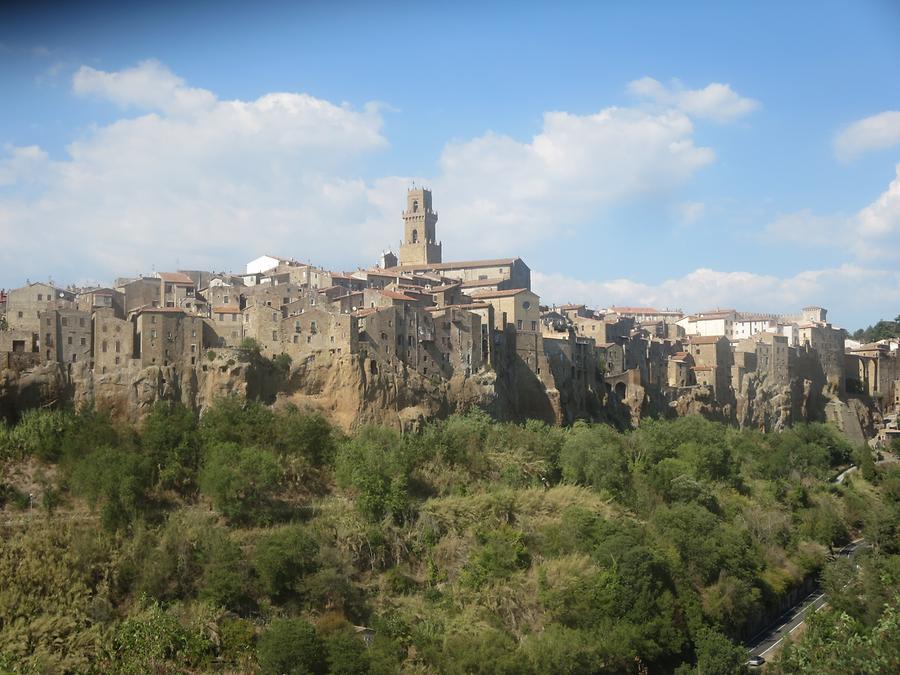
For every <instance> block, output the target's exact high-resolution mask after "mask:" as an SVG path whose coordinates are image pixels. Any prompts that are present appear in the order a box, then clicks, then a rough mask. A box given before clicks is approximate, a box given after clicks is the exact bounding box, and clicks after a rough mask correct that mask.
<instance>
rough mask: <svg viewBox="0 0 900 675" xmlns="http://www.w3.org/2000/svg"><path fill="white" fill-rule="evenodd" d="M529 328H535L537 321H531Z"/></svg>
mask: <svg viewBox="0 0 900 675" xmlns="http://www.w3.org/2000/svg"><path fill="white" fill-rule="evenodd" d="M531 330H537V321H532V322H531Z"/></svg>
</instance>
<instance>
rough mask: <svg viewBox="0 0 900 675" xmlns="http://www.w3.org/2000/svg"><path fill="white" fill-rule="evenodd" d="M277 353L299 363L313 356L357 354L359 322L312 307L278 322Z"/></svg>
mask: <svg viewBox="0 0 900 675" xmlns="http://www.w3.org/2000/svg"><path fill="white" fill-rule="evenodd" d="M281 322H282V328H281V334H282V335H283V336H284V342H283V344H282V348H281V352H283V353H285V354H288V355H289V356H290V357H291V359H292V361H293V362H294V363H299V362H301V361H303V360H305V359H307V358H308V357H309V356H310V355H313V354H314V353H317V352H329V353H330V354H332V355H337V356H340V355H343V354H355V353H357V352H358V350H359V320H358V318H357V317H355V316H353V315H351V314H341V313H339V312H335V311H329V310H328V309H326V308H324V307H313V308H311V309H309V310H306V311H304V312H303V313H301V314H297V315H295V316H288V317H285V318H284V319H282V320H281Z"/></svg>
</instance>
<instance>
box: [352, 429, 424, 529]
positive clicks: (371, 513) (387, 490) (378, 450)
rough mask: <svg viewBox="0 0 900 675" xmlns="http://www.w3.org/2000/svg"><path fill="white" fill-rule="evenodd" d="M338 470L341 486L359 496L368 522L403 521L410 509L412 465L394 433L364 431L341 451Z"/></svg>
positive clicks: (385, 430) (387, 430)
mask: <svg viewBox="0 0 900 675" xmlns="http://www.w3.org/2000/svg"><path fill="white" fill-rule="evenodd" d="M335 468H336V473H337V479H338V482H339V484H340V485H341V486H342V487H345V488H352V489H353V490H354V491H355V492H356V505H357V508H359V510H360V512H361V513H362V514H363V515H364V516H365V517H366V518H368V519H370V520H380V519H381V518H383V517H385V516H392V517H393V518H394V520H397V521H399V520H402V519H403V518H404V516H405V515H406V512H407V510H408V508H409V489H408V476H409V471H410V468H411V461H410V458H409V456H408V453H407V452H406V449H405V448H404V447H403V444H402V442H401V440H400V437H399V436H398V435H397V433H396V432H395V431H393V430H392V429H388V428H385V427H365V428H363V429H361V430H360V431H359V432H358V433H357V435H356V437H355V438H353V439H352V440H350V441H348V442H347V443H344V445H343V446H342V447H341V449H340V450H339V451H338V454H337V459H336V463H335Z"/></svg>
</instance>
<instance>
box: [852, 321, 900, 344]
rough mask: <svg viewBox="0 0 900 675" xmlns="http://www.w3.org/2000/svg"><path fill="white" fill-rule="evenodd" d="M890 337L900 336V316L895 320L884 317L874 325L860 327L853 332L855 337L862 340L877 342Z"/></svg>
mask: <svg viewBox="0 0 900 675" xmlns="http://www.w3.org/2000/svg"><path fill="white" fill-rule="evenodd" d="M888 338H900V316H897V317H896V318H895V319H894V320H893V321H886V320H884V319H882V320H881V321H879V322H878V323H876V324H875V325H874V326H869V327H868V328H860V329H859V330H857V331H856V332H854V333H853V339H854V340H859V341H860V342H877V341H878V340H887V339H888Z"/></svg>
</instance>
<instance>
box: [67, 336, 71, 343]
mask: <svg viewBox="0 0 900 675" xmlns="http://www.w3.org/2000/svg"><path fill="white" fill-rule="evenodd" d="M66 344H72V336H71V335H70V336H69V337H68V338H67V339H66Z"/></svg>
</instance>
